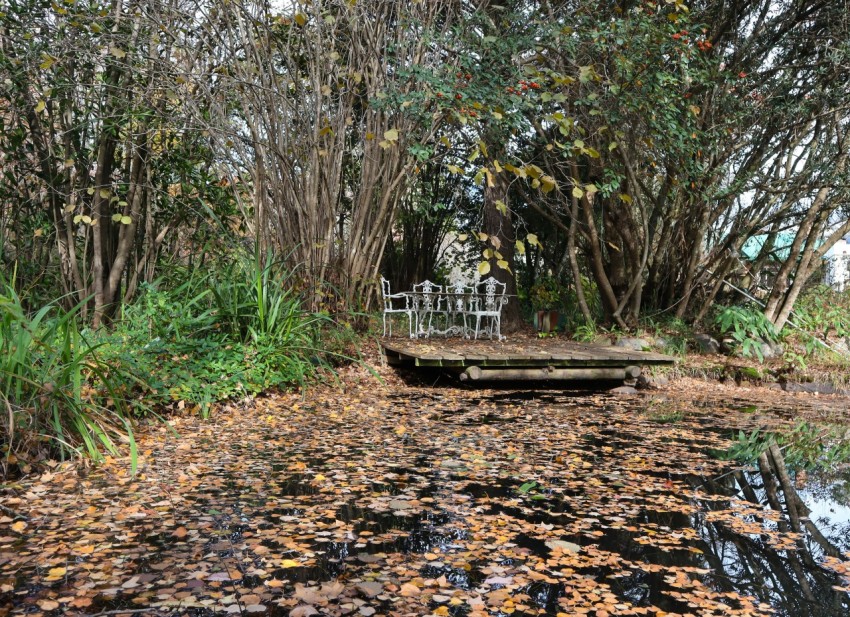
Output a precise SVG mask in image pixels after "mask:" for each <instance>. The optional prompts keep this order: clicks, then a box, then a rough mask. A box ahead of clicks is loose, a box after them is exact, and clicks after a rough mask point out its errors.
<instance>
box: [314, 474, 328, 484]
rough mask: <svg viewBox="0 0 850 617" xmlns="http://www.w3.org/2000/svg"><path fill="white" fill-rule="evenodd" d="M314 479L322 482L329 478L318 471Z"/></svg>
mask: <svg viewBox="0 0 850 617" xmlns="http://www.w3.org/2000/svg"><path fill="white" fill-rule="evenodd" d="M313 479H314V480H315V481H316V482H322V481H323V480H327V478H325V476H323V475H322V474H320V473H317V474H316V475H315V477H314V478H313Z"/></svg>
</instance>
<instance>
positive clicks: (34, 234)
mask: <svg viewBox="0 0 850 617" xmlns="http://www.w3.org/2000/svg"><path fill="white" fill-rule="evenodd" d="M32 235H33V236H34V237H36V238H40V237H41V236H43V235H44V230H43V229H36V230H35V232H34V233H33V234H32Z"/></svg>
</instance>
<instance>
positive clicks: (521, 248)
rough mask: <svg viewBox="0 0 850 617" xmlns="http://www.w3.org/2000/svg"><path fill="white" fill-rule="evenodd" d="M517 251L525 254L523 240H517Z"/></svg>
mask: <svg viewBox="0 0 850 617" xmlns="http://www.w3.org/2000/svg"><path fill="white" fill-rule="evenodd" d="M516 252H517V253H519V254H520V255H525V242H523V241H522V240H517V241H516Z"/></svg>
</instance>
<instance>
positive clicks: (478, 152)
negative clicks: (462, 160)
mask: <svg viewBox="0 0 850 617" xmlns="http://www.w3.org/2000/svg"><path fill="white" fill-rule="evenodd" d="M479 156H481V149H480V148H475V150H473V151H472V153H471V154H470V155H469V156H468V157H466V160H467V161H469V162H470V163H471V162H472V161H474V160H475V159H477V158H478V157H479Z"/></svg>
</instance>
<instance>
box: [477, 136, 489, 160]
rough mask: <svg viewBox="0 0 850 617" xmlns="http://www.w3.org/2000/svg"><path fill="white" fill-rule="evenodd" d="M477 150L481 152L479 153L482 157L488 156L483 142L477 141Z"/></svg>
mask: <svg viewBox="0 0 850 617" xmlns="http://www.w3.org/2000/svg"><path fill="white" fill-rule="evenodd" d="M478 148H479V149H480V150H481V153H482V154H483V155H484V156H488V154H487V144H485V143H484V142H483V141H481V140H479V141H478Z"/></svg>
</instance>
